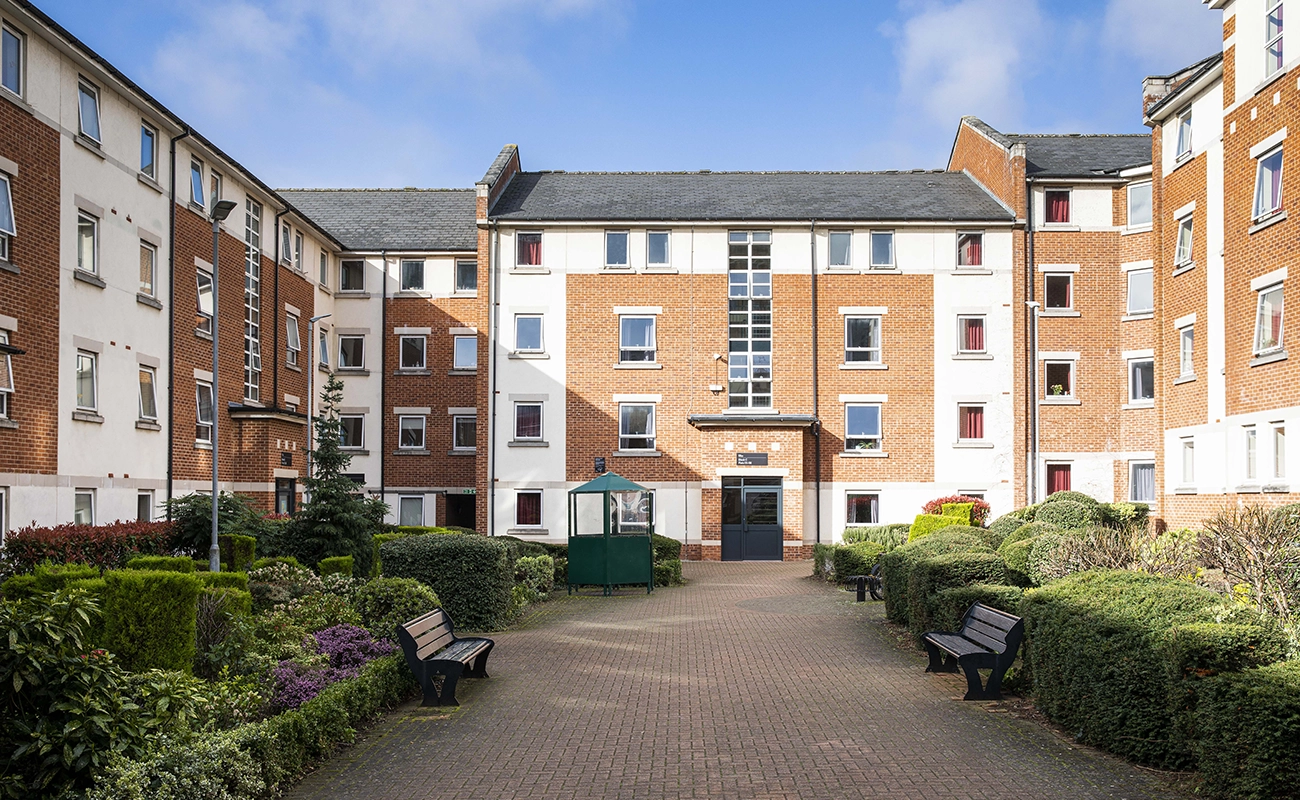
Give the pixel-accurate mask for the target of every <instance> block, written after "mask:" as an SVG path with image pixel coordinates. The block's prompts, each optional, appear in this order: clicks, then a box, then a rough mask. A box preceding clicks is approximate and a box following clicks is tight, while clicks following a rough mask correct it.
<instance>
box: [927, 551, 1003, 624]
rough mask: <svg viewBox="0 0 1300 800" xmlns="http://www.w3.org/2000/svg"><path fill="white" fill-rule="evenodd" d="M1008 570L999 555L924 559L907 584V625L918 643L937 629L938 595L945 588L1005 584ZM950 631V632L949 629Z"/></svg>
mask: <svg viewBox="0 0 1300 800" xmlns="http://www.w3.org/2000/svg"><path fill="white" fill-rule="evenodd" d="M1006 576H1007V567H1006V564H1004V563H1003V561H1002V556H1000V555H998V554H997V553H979V552H976V553H961V552H958V553H948V554H946V555H941V556H935V557H933V558H922V559H920V560H918V561H917V562H916V564H915V565H914V566H913V567H912V573H911V575H909V576H908V581H907V601H908V612H907V626H908V628H909V629H910V630H911V631H912V636H914V637H916V639H917V641H918V642H919V641H920V638H921V636H922V635H923V634H925V633H926V632H927V631H932V630H939V629H938V628H936V627H935V620H934V614H935V608H936V606H935V601H936V598H935V595H937V594H938V593H939V592H941V591H943V590H944V589H954V588H957V587H959V586H970V585H972V584H977V583H991V584H1000V583H1003V582H1005V581H1006ZM949 630H951V629H949Z"/></svg>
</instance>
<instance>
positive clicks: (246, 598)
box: [203, 586, 253, 617]
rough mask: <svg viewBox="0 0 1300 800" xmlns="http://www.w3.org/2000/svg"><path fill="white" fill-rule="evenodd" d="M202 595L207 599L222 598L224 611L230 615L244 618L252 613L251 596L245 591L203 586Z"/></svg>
mask: <svg viewBox="0 0 1300 800" xmlns="http://www.w3.org/2000/svg"><path fill="white" fill-rule="evenodd" d="M203 594H204V595H207V596H208V597H224V598H225V609H226V610H227V611H228V612H229V613H230V614H231V615H240V616H245V617H246V616H248V615H250V614H252V613H253V595H252V594H250V593H249V592H248V591H247V590H244V589H236V588H233V587H229V586H205V587H203Z"/></svg>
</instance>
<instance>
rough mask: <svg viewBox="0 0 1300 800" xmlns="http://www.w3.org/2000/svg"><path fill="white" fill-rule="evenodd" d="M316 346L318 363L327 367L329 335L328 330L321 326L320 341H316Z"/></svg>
mask: <svg viewBox="0 0 1300 800" xmlns="http://www.w3.org/2000/svg"><path fill="white" fill-rule="evenodd" d="M316 348H317V349H318V350H319V351H320V365H321V366H322V367H325V368H326V369H328V368H329V365H330V336H329V331H327V330H325V329H324V328H321V332H320V342H318V343H317V345H316Z"/></svg>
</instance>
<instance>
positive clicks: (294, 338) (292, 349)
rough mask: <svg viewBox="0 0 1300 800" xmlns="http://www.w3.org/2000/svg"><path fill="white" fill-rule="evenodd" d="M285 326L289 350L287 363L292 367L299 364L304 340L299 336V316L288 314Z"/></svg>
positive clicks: (286, 358) (286, 356) (286, 357)
mask: <svg viewBox="0 0 1300 800" xmlns="http://www.w3.org/2000/svg"><path fill="white" fill-rule="evenodd" d="M284 327H285V337H284V341H285V345H286V346H287V347H288V351H287V352H286V353H285V363H287V364H288V365H289V366H291V367H296V366H298V363H299V362H298V353H299V352H300V351H301V350H302V341H301V340H300V339H299V338H298V318H297V317H296V316H294V315H293V314H286V315H285V318H284Z"/></svg>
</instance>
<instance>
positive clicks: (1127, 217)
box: [1124, 181, 1155, 231]
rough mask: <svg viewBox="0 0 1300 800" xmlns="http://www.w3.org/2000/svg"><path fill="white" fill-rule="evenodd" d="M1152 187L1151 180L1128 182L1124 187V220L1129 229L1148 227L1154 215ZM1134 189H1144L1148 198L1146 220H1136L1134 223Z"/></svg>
mask: <svg viewBox="0 0 1300 800" xmlns="http://www.w3.org/2000/svg"><path fill="white" fill-rule="evenodd" d="M1152 187H1153V183H1152V181H1138V182H1137V183H1130V184H1129V185H1128V187H1127V188H1126V189H1125V195H1124V199H1125V208H1124V222H1125V223H1126V225H1127V227H1128V229H1129V230H1131V231H1142V230H1148V229H1150V227H1151V224H1152V220H1153V217H1154V207H1153V205H1154V200H1155V195H1154V190H1153V188H1152ZM1134 189H1146V191H1147V194H1148V198H1147V221H1146V222H1138V223H1136V224H1135V223H1134V222H1133V190H1134Z"/></svg>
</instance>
